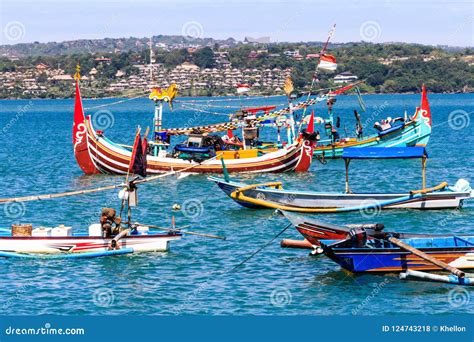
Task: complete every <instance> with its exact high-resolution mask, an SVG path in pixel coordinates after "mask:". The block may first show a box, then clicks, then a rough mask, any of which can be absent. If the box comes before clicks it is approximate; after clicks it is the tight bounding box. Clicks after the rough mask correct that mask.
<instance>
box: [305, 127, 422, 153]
mask: <svg viewBox="0 0 474 342" xmlns="http://www.w3.org/2000/svg"><path fill="white" fill-rule="evenodd" d="M430 135H431V130H429V131H426V132H424V131H423V128H422V124H420V123H419V122H415V121H412V122H409V123H407V124H405V125H404V126H403V127H400V128H399V129H398V130H395V131H393V132H390V133H388V134H386V135H379V134H374V135H372V136H369V137H366V138H363V139H361V140H356V141H348V142H336V143H334V144H324V143H320V144H318V145H316V146H315V147H314V156H315V157H318V156H319V157H324V158H326V159H334V158H341V157H342V152H343V151H344V148H348V147H358V148H364V147H413V146H426V145H427V144H428V142H429V138H430Z"/></svg>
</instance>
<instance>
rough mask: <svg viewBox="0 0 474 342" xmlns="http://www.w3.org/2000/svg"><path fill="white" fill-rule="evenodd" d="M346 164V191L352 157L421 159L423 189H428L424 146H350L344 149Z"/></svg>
mask: <svg viewBox="0 0 474 342" xmlns="http://www.w3.org/2000/svg"><path fill="white" fill-rule="evenodd" d="M342 159H344V164H345V166H346V193H350V192H351V191H350V189H349V164H350V162H351V160H352V159H421V176H422V189H426V161H427V159H428V153H427V152H426V149H425V148H424V147H422V146H416V147H359V148H358V147H349V148H345V149H344V150H343V151H342Z"/></svg>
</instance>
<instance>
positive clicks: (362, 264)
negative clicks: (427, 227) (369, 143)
mask: <svg viewBox="0 0 474 342" xmlns="http://www.w3.org/2000/svg"><path fill="white" fill-rule="evenodd" d="M281 213H282V214H283V215H284V216H285V217H286V218H287V219H288V220H289V221H290V222H291V224H292V225H293V226H294V227H295V228H296V229H297V230H298V232H299V233H301V235H303V237H304V240H288V239H285V240H282V241H281V246H282V247H286V248H298V249H310V250H311V254H313V255H317V254H325V255H326V256H328V257H329V258H330V259H331V260H333V261H335V262H336V263H338V264H339V265H340V266H341V267H342V268H344V269H346V270H348V271H350V272H354V273H365V272H370V273H374V272H379V273H380V272H402V273H400V278H401V279H411V278H416V279H421V280H429V281H438V282H445V283H452V284H461V285H474V278H473V276H472V275H469V276H467V277H466V275H465V274H464V272H462V271H461V269H474V258H472V256H473V255H474V236H472V235H464V234H461V235H453V234H423V233H405V232H386V231H384V225H383V224H380V223H377V224H348V225H345V226H341V225H335V224H330V223H326V222H322V221H319V220H315V219H314V218H310V217H307V216H303V215H300V214H294V213H289V212H281ZM420 270H421V271H440V270H445V271H448V272H450V273H452V274H451V275H448V276H445V275H438V274H431V273H426V272H419V271H420Z"/></svg>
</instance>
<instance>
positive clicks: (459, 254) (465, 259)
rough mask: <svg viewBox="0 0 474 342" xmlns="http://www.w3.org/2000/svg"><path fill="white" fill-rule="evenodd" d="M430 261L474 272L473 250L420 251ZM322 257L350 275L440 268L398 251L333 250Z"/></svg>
mask: <svg viewBox="0 0 474 342" xmlns="http://www.w3.org/2000/svg"><path fill="white" fill-rule="evenodd" d="M420 250H421V251H422V252H424V253H426V254H428V255H429V256H431V257H432V258H436V259H437V260H440V261H443V262H445V263H446V264H448V265H450V266H452V267H456V268H458V269H474V247H472V246H471V247H452V248H420ZM325 254H326V255H327V256H328V257H329V258H330V259H331V260H333V261H335V262H336V263H338V264H339V265H340V266H341V267H342V268H344V269H346V270H348V271H351V272H354V273H360V272H404V271H406V270H407V269H410V270H419V271H423V270H424V271H436V270H441V268H440V267H438V266H436V265H433V264H432V263H430V262H428V261H426V260H424V259H422V258H420V257H418V256H416V255H413V254H412V253H410V252H407V251H404V250H402V249H399V248H388V249H383V248H380V249H372V250H371V249H369V248H361V249H351V248H348V249H333V250H329V251H325Z"/></svg>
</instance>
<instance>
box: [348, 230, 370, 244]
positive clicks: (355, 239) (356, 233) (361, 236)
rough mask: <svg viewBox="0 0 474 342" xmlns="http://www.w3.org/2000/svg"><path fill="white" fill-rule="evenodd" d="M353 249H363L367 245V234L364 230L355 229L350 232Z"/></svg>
mask: <svg viewBox="0 0 474 342" xmlns="http://www.w3.org/2000/svg"><path fill="white" fill-rule="evenodd" d="M349 238H350V241H351V244H352V247H357V248H362V247H364V246H365V244H366V243H367V232H366V230H365V229H364V228H353V229H351V230H350V231H349Z"/></svg>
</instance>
